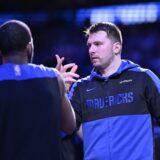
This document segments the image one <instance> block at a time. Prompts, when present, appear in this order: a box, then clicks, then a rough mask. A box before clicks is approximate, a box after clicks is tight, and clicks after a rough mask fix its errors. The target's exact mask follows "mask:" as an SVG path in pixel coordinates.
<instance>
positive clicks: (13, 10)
mask: <svg viewBox="0 0 160 160" xmlns="http://www.w3.org/2000/svg"><path fill="white" fill-rule="evenodd" d="M10 19H18V20H22V21H24V22H26V23H27V24H28V25H29V26H30V28H31V30H32V34H33V38H34V45H35V56H34V63H36V64H45V65H47V66H54V65H55V54H59V55H60V56H64V57H66V62H75V63H77V64H78V66H79V69H78V73H79V74H80V75H81V77H83V76H86V75H88V74H89V73H90V70H91V68H92V66H91V64H90V61H89V56H88V52H87V47H86V41H85V37H84V33H83V31H84V29H85V28H86V27H88V26H89V25H90V24H93V23H96V22H100V21H111V22H114V23H116V24H117V25H118V26H119V27H120V29H121V30H122V35H123V52H122V57H123V58H125V59H130V60H132V61H134V62H135V63H139V64H140V65H141V66H142V67H147V68H150V69H151V70H152V71H154V72H155V73H156V74H157V75H158V76H160V38H159V37H160V1H149V0H148V1H147V0H145V1H144V0H132V1H129V0H128V1H127V0H14V1H12V0H1V1H0V24H1V23H3V22H4V21H6V20H10ZM159 137H160V129H159V127H155V140H156V141H155V142H156V143H155V144H156V151H157V153H156V154H157V160H160V155H159V154H160V153H159V152H158V150H160V138H159ZM72 140H73V139H72ZM69 143H70V142H69ZM74 143H77V144H78V143H79V142H78V141H77V139H76V138H75V137H74ZM65 145H66V144H64V148H63V149H64V154H65V153H66V152H65V150H67V149H68V147H65ZM80 145H81V144H80ZM66 146H67V145H66ZM77 146H78V145H76V147H77ZM72 147H73V146H72ZM77 149H81V146H80V147H79V146H78V147H77V148H76V150H77ZM71 150H72V151H73V150H74V149H73V148H72V149H71ZM71 150H70V151H71ZM70 151H67V152H68V153H67V154H71V153H70ZM74 151H75V150H74ZM78 156H80V155H78ZM71 159H72V158H70V160H71Z"/></svg>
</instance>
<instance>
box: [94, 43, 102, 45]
mask: <svg viewBox="0 0 160 160" xmlns="http://www.w3.org/2000/svg"><path fill="white" fill-rule="evenodd" d="M94 45H95V46H100V45H102V43H101V42H95V43H94Z"/></svg>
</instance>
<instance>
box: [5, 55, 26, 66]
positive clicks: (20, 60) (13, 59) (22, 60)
mask: <svg viewBox="0 0 160 160" xmlns="http://www.w3.org/2000/svg"><path fill="white" fill-rule="evenodd" d="M2 63H3V64H5V63H15V64H26V63H28V58H27V57H25V56H19V55H14V56H6V57H3V58H2Z"/></svg>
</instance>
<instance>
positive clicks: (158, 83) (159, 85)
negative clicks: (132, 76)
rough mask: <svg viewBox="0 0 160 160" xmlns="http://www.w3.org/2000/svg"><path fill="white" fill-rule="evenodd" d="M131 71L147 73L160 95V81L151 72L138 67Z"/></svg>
mask: <svg viewBox="0 0 160 160" xmlns="http://www.w3.org/2000/svg"><path fill="white" fill-rule="evenodd" d="M130 71H136V72H145V73H146V74H147V75H148V76H149V77H150V78H151V79H152V81H153V83H154V84H155V86H156V88H157V90H158V92H159V93H160V79H159V78H158V77H157V76H156V75H155V74H154V73H153V72H152V71H151V70H149V69H144V68H141V67H137V68H132V69H130Z"/></svg>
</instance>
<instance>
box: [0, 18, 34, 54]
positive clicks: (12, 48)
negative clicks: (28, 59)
mask: <svg viewBox="0 0 160 160" xmlns="http://www.w3.org/2000/svg"><path fill="white" fill-rule="evenodd" d="M31 40H32V34H31V31H30V29H29V27H28V26H27V25H26V24H25V23H23V22H22V21H19V20H10V21H7V22H5V23H3V24H2V25H1V26H0V50H1V52H2V55H3V56H7V55H10V54H13V53H11V52H19V51H23V50H24V49H25V48H26V46H27V44H28V43H29V42H31Z"/></svg>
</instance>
